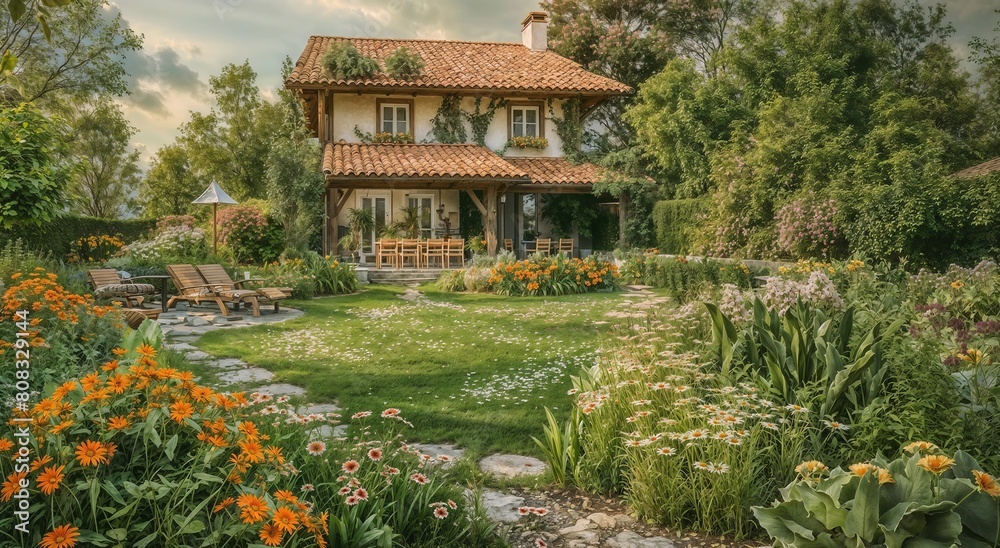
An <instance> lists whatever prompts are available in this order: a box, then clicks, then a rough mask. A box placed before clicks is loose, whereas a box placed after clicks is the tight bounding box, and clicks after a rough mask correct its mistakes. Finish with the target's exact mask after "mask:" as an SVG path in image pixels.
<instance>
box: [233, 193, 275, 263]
mask: <svg viewBox="0 0 1000 548" xmlns="http://www.w3.org/2000/svg"><path fill="white" fill-rule="evenodd" d="M284 241H285V240H284V237H283V236H282V234H281V227H280V226H278V225H277V224H275V223H272V222H270V221H269V220H268V218H267V217H266V216H265V215H264V213H263V212H261V210H260V209H258V208H256V207H254V206H251V205H238V206H232V207H228V208H226V209H223V210H222V211H220V212H219V242H220V243H222V244H224V245H225V246H226V248H228V249H229V251H230V252H231V253H232V254H233V257H234V258H235V259H236V261H237V262H240V263H242V262H246V263H256V264H262V263H269V262H271V261H274V260H275V259H277V258H278V255H280V254H281V251H282V249H283V248H284Z"/></svg>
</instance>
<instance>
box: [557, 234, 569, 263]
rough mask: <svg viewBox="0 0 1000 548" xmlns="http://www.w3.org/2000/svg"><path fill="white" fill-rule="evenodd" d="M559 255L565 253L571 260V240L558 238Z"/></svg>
mask: <svg viewBox="0 0 1000 548" xmlns="http://www.w3.org/2000/svg"><path fill="white" fill-rule="evenodd" d="M558 251H559V253H565V254H566V256H567V257H569V258H570V259H572V258H573V238H559V247H558Z"/></svg>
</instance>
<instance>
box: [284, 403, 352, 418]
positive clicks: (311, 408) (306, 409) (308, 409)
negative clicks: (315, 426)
mask: <svg viewBox="0 0 1000 548" xmlns="http://www.w3.org/2000/svg"><path fill="white" fill-rule="evenodd" d="M340 410H341V409H340V407H338V406H337V404H334V403H316V404H312V405H303V406H300V407H299V408H298V409H296V410H295V412H296V413H298V414H299V415H300V416H301V415H312V414H314V413H316V414H324V413H339V412H340Z"/></svg>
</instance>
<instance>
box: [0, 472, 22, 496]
mask: <svg viewBox="0 0 1000 548" xmlns="http://www.w3.org/2000/svg"><path fill="white" fill-rule="evenodd" d="M26 477H28V473H27V472H14V473H12V474H11V475H9V476H7V481H5V482H3V488H2V489H0V501H3V502H7V501H8V500H10V498H11V497H13V496H14V493H17V492H18V491H20V490H21V480H23V479H24V478H26Z"/></svg>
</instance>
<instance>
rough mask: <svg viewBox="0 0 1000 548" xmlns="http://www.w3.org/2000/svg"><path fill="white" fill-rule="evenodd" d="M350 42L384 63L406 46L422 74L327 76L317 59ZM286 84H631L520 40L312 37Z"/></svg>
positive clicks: (584, 87)
mask: <svg viewBox="0 0 1000 548" xmlns="http://www.w3.org/2000/svg"><path fill="white" fill-rule="evenodd" d="M345 41H347V42H351V43H352V44H354V46H355V47H356V48H358V50H359V51H360V52H361V53H362V54H364V55H367V56H370V57H372V58H374V59H376V60H377V61H378V62H379V63H380V64H381V65H382V67H383V70H384V67H385V58H386V57H387V56H388V55H389V54H390V53H392V52H394V51H396V49H398V48H400V47H403V46H405V47H407V48H410V50H411V51H414V52H416V53H419V54H420V56H421V57H423V59H424V63H425V67H424V71H423V74H422V75H420V76H416V77H413V78H410V79H396V78H393V77H391V76H389V75H387V74H384V73H380V74H377V75H375V76H373V77H371V78H366V79H362V80H346V79H334V78H330V77H329V76H327V74H326V72H325V71H324V69H323V67H322V66H321V64H320V58H321V57H322V56H323V53H324V52H325V51H326V49H327V47H329V45H330V44H331V43H334V42H345ZM285 85H286V86H288V87H328V88H338V87H339V88H350V89H372V90H384V89H387V88H388V89H401V90H402V89H406V90H419V89H426V90H442V91H443V90H454V91H461V90H467V91H472V90H484V91H503V92H549V93H559V92H565V93H582V94H592V95H621V94H627V93H630V92H631V91H632V88H630V87H629V86H626V85H625V84H622V83H621V82H617V81H615V80H612V79H610V78H605V77H603V76H598V75H596V74H594V73H591V72H588V71H587V70H585V69H584V68H583V67H582V66H580V65H579V64H577V63H575V62H573V61H570V60H569V59H566V58H565V57H562V56H560V55H558V54H556V53H553V52H551V51H532V50H530V49H528V48H526V47H525V46H523V45H521V44H516V43H501V42H459V41H448V40H391V39H378V38H341V37H331V36H312V37H310V38H309V42H308V43H307V44H306V47H305V50H304V51H303V52H302V56H301V57H299V60H298V62H296V63H295V68H294V69H293V70H292V72H291V74H290V75H289V76H288V79H287V80H285Z"/></svg>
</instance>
